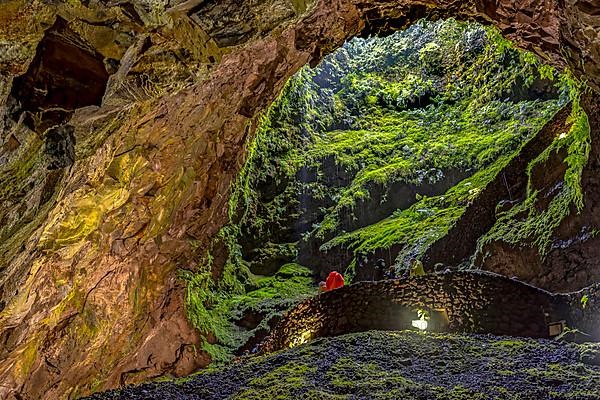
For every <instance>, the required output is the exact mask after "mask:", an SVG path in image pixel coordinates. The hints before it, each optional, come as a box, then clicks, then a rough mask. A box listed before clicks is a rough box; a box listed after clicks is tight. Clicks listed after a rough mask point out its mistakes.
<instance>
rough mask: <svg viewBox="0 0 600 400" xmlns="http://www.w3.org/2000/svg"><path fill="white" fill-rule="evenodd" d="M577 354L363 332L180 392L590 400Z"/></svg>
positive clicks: (521, 344) (207, 378) (197, 379)
mask: <svg viewBox="0 0 600 400" xmlns="http://www.w3.org/2000/svg"><path fill="white" fill-rule="evenodd" d="M583 351H585V347H584V346H581V345H576V344H565V343H560V342H556V341H549V340H533V339H522V338H515V339H510V340H508V339H506V338H497V337H492V336H488V335H453V334H433V333H422V332H412V331H403V332H382V331H371V332H362V333H356V334H348V335H342V336H338V337H334V338H320V339H316V340H314V341H311V342H310V343H309V344H306V345H302V346H298V347H294V348H293V349H290V350H286V351H285V352H279V353H275V354H270V355H267V356H259V357H252V358H248V359H245V360H244V362H241V363H236V364H232V365H230V366H227V367H223V368H213V369H211V370H208V371H203V372H200V373H198V374H196V375H193V376H191V377H189V378H186V379H185V381H183V382H181V384H182V386H180V387H181V390H182V392H183V391H184V390H187V391H188V392H187V393H190V392H193V393H194V394H195V395H196V396H199V397H202V398H214V393H218V394H219V396H221V397H226V398H231V399H238V400H242V399H279V398H280V399H290V398H298V399H315V400H316V399H319V400H320V399H348V400H350V399H404V398H406V399H423V400H425V399H428V400H429V399H440V400H441V399H444V400H448V399H467V398H468V399H534V398H540V399H565V398H567V399H582V400H587V399H590V400H591V399H596V398H598V395H599V387H600V371H599V370H598V367H592V366H588V365H586V364H583V363H581V362H580V361H579V357H580V354H581V353H582V352H583ZM183 383H185V385H183ZM150 389H152V388H150ZM168 390H170V393H177V391H178V387H177V385H173V386H171V387H170V389H169V388H168Z"/></svg>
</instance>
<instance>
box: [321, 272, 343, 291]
mask: <svg viewBox="0 0 600 400" xmlns="http://www.w3.org/2000/svg"><path fill="white" fill-rule="evenodd" d="M342 286H344V277H343V276H342V274H340V273H339V272H337V271H332V272H330V273H329V275H328V276H327V280H326V281H325V290H326V291H329V290H334V289H339V288H341V287H342Z"/></svg>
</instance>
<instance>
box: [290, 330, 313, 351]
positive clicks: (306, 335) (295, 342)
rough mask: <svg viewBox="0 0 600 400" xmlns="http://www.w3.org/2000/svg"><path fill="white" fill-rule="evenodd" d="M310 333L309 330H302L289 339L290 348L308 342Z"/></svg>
mask: <svg viewBox="0 0 600 400" xmlns="http://www.w3.org/2000/svg"><path fill="white" fill-rule="evenodd" d="M312 335H313V333H312V332H311V331H310V330H308V331H304V332H302V333H301V334H300V335H298V336H297V337H296V338H294V339H293V340H291V341H290V349H291V348H292V347H296V346H300V345H301V344H304V343H306V342H308V341H309V340H310V339H312Z"/></svg>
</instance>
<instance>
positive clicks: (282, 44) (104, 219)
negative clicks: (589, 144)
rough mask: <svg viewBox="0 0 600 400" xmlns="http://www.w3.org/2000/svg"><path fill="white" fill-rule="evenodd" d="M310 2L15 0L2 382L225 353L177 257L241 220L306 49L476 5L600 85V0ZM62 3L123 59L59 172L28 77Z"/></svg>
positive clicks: (6, 385) (4, 44) (114, 65)
mask: <svg viewBox="0 0 600 400" xmlns="http://www.w3.org/2000/svg"><path fill="white" fill-rule="evenodd" d="M110 4H113V3H110ZM309 5H310V3H308V2H292V3H290V2H287V1H283V0H273V1H268V2H264V1H258V0H257V1H251V2H244V6H243V7H239V2H238V1H234V0H227V1H219V2H216V1H208V2H195V1H186V2H179V1H172V2H170V3H169V7H171V8H168V9H167V2H162V3H153V2H146V1H135V0H132V1H124V2H117V3H115V4H114V5H106V3H104V2H88V1H82V2H78V1H68V2H52V3H48V2H42V1H39V0H12V1H8V2H3V3H2V5H1V6H0V68H1V69H2V72H3V73H2V74H1V78H0V106H1V107H0V115H1V116H4V120H3V124H2V127H3V128H4V130H3V133H2V134H1V135H0V140H1V145H2V152H1V153H0V159H1V160H2V162H3V164H2V179H3V181H2V182H3V186H2V189H1V190H2V191H1V193H2V197H1V198H0V201H1V203H0V221H2V224H0V238H1V241H0V343H2V347H0V382H1V383H0V397H2V398H31V399H36V398H46V399H58V398H66V397H71V398H73V397H76V396H78V395H81V394H85V393H90V392H92V391H97V390H100V389H108V388H113V387H116V386H119V385H123V384H127V383H133V382H139V381H142V380H144V379H148V378H152V377H158V376H162V375H165V374H173V375H185V374H188V373H190V372H191V371H193V370H195V369H196V368H198V367H201V366H203V365H206V364H207V363H208V362H209V357H208V356H207V355H206V354H205V353H203V352H197V351H195V350H194V349H195V346H196V345H198V344H199V340H200V334H203V335H209V333H208V332H202V333H199V332H196V331H194V330H193V329H192V327H191V326H190V325H189V323H188V322H187V320H186V318H185V310H184V308H183V301H182V298H183V295H184V289H183V287H182V286H181V283H180V282H179V281H178V279H177V270H178V269H179V268H185V269H195V268H196V267H197V264H198V262H199V261H200V260H201V254H202V253H203V249H205V248H206V247H207V246H208V243H209V240H210V238H211V237H212V236H213V235H214V234H215V232H217V231H218V229H219V228H220V227H221V226H222V225H223V224H224V223H225V222H226V220H227V212H226V203H227V195H228V190H229V186H230V184H231V182H232V181H233V179H234V178H235V176H236V172H237V170H238V168H239V166H240V165H241V163H242V162H243V160H244V149H245V143H246V140H247V138H248V137H250V136H251V135H252V133H253V131H254V127H255V122H254V117H255V116H256V115H257V113H259V112H260V111H261V110H263V109H264V108H265V107H266V106H267V105H268V104H269V103H270V102H271V101H272V100H273V99H274V97H275V96H276V95H277V93H278V92H279V91H280V90H281V88H282V86H283V84H284V83H285V81H286V80H287V78H288V77H290V76H291V75H292V74H293V73H295V72H296V71H297V70H298V69H299V68H300V67H301V66H302V65H304V64H306V63H310V64H312V65H315V64H316V63H318V62H319V60H320V59H321V58H322V57H323V55H324V54H327V53H329V52H331V51H332V50H333V49H335V48H337V47H339V46H340V45H341V44H342V43H343V42H344V40H346V39H348V38H350V37H352V36H354V35H359V34H363V35H367V34H371V33H376V34H384V33H386V32H389V31H391V30H394V29H399V28H402V27H405V26H407V25H410V24H411V23H412V22H414V21H416V20H417V19H419V18H422V17H427V16H428V17H432V18H438V17H448V16H455V17H457V18H460V19H471V18H475V19H478V20H480V21H483V22H486V23H493V24H495V25H496V26H498V27H500V29H501V30H502V31H503V33H504V34H505V35H506V36H508V37H509V38H511V39H514V40H515V41H516V43H518V44H519V45H520V46H522V47H524V48H528V49H531V50H534V51H536V52H537V53H538V54H540V55H542V56H544V57H545V56H547V57H548V59H550V60H552V62H553V63H554V64H555V65H558V66H560V65H563V64H564V63H567V64H569V65H570V66H571V67H573V68H574V70H575V71H576V73H577V74H579V75H585V76H586V77H587V78H588V80H589V82H590V83H591V85H592V86H593V87H595V88H598V87H599V82H600V72H599V71H598V68H599V65H600V64H599V63H598V57H600V56H598V54H600V52H598V44H597V32H598V29H597V27H598V25H600V23H598V21H597V16H595V12H594V10H595V8H594V7H593V6H592V5H590V2H583V1H575V0H567V1H561V2H559V1H554V0H542V1H521V2H518V3H515V2H511V1H500V2H496V1H493V2H492V1H484V0H477V1H474V0H472V1H465V2H455V1H430V2H427V3H423V2H414V1H369V0H327V1H325V0H320V1H317V2H315V4H314V5H313V6H310V7H308V8H307V6H309ZM301 14H302V17H301V18H300V17H299V16H300V15H301ZM59 16H60V17H61V18H63V19H64V20H65V21H66V22H67V25H68V28H69V29H70V30H71V31H72V32H74V33H75V34H77V37H78V38H80V39H81V41H83V42H85V43H87V44H88V45H89V46H90V48H91V49H93V50H94V51H95V52H96V53H97V54H100V55H101V56H102V57H103V63H104V67H105V70H106V72H107V73H109V74H111V76H110V78H109V80H108V82H107V88H106V91H105V95H104V97H103V100H102V104H101V105H100V106H93V105H92V106H88V107H84V108H80V109H77V110H74V111H73V110H70V109H67V111H68V113H71V112H72V111H73V114H72V117H71V119H70V120H69V124H70V125H71V126H72V127H73V138H74V139H75V140H74V142H75V144H74V152H75V160H74V164H73V165H72V166H69V165H66V166H64V165H62V164H60V163H59V168H58V169H56V170H53V171H55V172H52V171H49V170H48V169H47V166H48V159H47V156H46V154H45V151H44V150H45V146H44V142H45V136H44V133H43V132H34V131H32V130H31V129H29V128H30V127H32V126H33V127H35V126H38V125H39V124H31V123H29V124H27V123H24V122H25V121H24V118H25V117H31V118H34V117H39V115H40V113H41V114H43V113H44V112H46V111H48V110H45V109H43V107H46V104H49V105H56V104H54V103H43V102H42V103H39V102H38V103H36V104H32V106H31V107H29V108H35V110H33V111H32V110H26V109H25V111H29V114H26V113H25V112H24V111H23V110H22V109H21V111H22V112H21V113H19V109H20V108H19V107H20V106H19V104H18V103H22V102H23V101H22V100H23V97H24V96H26V95H27V93H22V94H20V95H19V94H18V93H17V92H18V91H15V92H12V87H13V82H14V80H15V79H16V78H17V77H19V76H22V75H23V74H25V73H26V72H27V70H28V67H29V65H31V63H32V61H33V60H34V58H35V54H36V49H37V47H38V45H39V43H40V42H42V41H43V38H44V35H45V32H46V31H47V30H48V29H49V28H50V27H52V26H53V25H54V24H55V22H56V21H57V17H59ZM77 42H79V39H78V40H77V41H75V44H76V43H77ZM41 53H42V54H44V53H43V52H41ZM96 53H94V54H96ZM38 54H40V52H38ZM88 54H89V53H88ZM563 55H564V58H563ZM43 61H44V60H42V62H41V64H40V65H45V64H44V62H43ZM94 65H96V66H97V63H94ZM96 66H95V67H94V68H96ZM99 73H100V75H103V73H102V71H99ZM77 76H80V74H78V75H77ZM21 82H24V81H23V80H21ZM36 82H37V81H36ZM33 87H35V88H38V89H41V90H42V91H44V90H46V88H44V87H41V88H40V87H38V85H37V83H36V84H35V85H33ZM15 90H16V89H15ZM11 92H12V93H13V94H17V97H20V100H21V101H18V100H19V98H16V99H15V98H14V97H11V96H10V94H11ZM15 100H17V102H16V103H15ZM95 101H96V98H95V97H94V99H93V102H95ZM67 103H68V102H67ZM88 103H89V102H88ZM58 104H59V105H60V104H63V105H64V104H65V103H64V102H63V103H58ZM92 104H93V103H92ZM72 105H73V106H79V104H72ZM21 106H22V104H21ZM40 106H41V107H42V109H40ZM62 108H64V107H62ZM59 111H62V110H59ZM61 118H62V117H61ZM38 120H39V118H38V119H37V120H36V119H35V118H34V121H38ZM41 121H42V122H43V121H44V120H43V119H42V120H41ZM42 125H43V124H42ZM42 125H39V126H42ZM28 126H29V127H28ZM40 129H43V128H40ZM64 148H66V149H68V148H69V146H68V145H67V146H64ZM67 164H68V163H67ZM219 273H220V271H219V269H218V268H216V269H215V270H214V271H213V276H214V278H215V279H218V278H219ZM209 338H210V335H209Z"/></svg>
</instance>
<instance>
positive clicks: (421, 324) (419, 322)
mask: <svg viewBox="0 0 600 400" xmlns="http://www.w3.org/2000/svg"><path fill="white" fill-rule="evenodd" d="M412 326H414V327H415V328H418V329H420V330H422V331H424V330H425V329H427V321H425V320H424V319H416V320H414V321H412Z"/></svg>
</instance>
